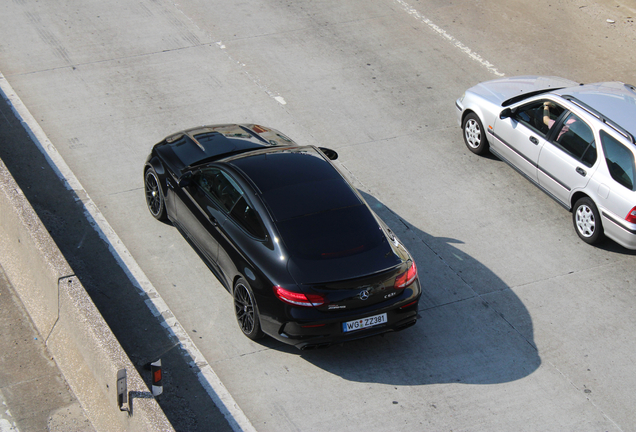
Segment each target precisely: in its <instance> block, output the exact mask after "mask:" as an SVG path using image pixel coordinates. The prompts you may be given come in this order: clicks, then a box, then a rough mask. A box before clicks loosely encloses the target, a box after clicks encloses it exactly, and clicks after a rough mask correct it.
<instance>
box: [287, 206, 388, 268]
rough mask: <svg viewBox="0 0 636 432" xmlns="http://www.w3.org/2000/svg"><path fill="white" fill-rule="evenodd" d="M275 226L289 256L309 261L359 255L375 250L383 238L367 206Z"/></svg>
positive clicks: (312, 216) (322, 213)
mask: <svg viewBox="0 0 636 432" xmlns="http://www.w3.org/2000/svg"><path fill="white" fill-rule="evenodd" d="M276 225H277V226H278V229H279V232H280V235H281V237H282V239H283V242H284V243H285V245H286V246H287V248H288V249H289V252H290V254H291V255H292V256H294V257H298V258H302V259H306V260H328V259H333V258H343V257H347V256H351V255H356V254H359V253H363V252H366V251H369V250H372V249H374V248H376V247H377V246H379V245H380V244H381V242H382V239H383V238H384V237H383V235H382V232H381V231H380V227H379V226H378V223H377V221H376V220H375V218H374V217H373V216H372V215H371V213H370V212H369V209H368V208H367V207H366V206H364V205H356V206H353V207H347V208H340V209H337V210H330V211H325V212H321V213H316V214H312V215H308V216H302V217H297V218H293V219H289V220H286V221H284V222H279V223H277V224H276Z"/></svg>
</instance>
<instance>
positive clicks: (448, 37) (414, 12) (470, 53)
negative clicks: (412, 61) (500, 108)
mask: <svg viewBox="0 0 636 432" xmlns="http://www.w3.org/2000/svg"><path fill="white" fill-rule="evenodd" d="M395 2H396V3H398V4H399V5H400V6H402V8H403V9H404V10H405V11H406V12H407V13H408V14H409V15H412V16H413V17H415V19H417V20H418V21H420V22H422V23H424V24H426V25H427V26H429V27H430V28H431V29H433V30H434V31H436V32H437V33H438V34H439V35H440V36H442V37H443V38H444V39H446V40H447V41H449V42H450V43H451V44H453V45H454V46H455V47H456V48H458V49H459V50H460V51H462V52H463V53H464V54H466V55H468V57H470V58H471V59H473V60H475V61H476V62H478V63H480V64H481V65H482V66H484V67H485V68H486V69H488V70H489V71H490V72H492V73H493V74H495V75H497V76H500V77H502V76H504V74H503V73H501V72H499V71H498V70H497V68H495V66H494V65H493V64H492V63H490V62H489V61H486V60H484V59H483V58H482V57H481V56H480V55H479V54H477V53H476V52H474V51H473V50H471V49H470V48H468V47H467V46H466V45H464V44H463V43H462V42H460V41H459V40H457V39H455V38H454V37H453V36H452V35H450V34H448V33H447V32H446V30H444V29H443V28H441V27H439V26H438V25H436V24H435V23H434V22H432V21H431V20H430V19H428V18H426V17H425V16H424V15H422V14H421V13H419V12H418V11H417V9H415V8H414V7H413V6H411V5H410V4H408V3H407V2H405V1H404V0H395Z"/></svg>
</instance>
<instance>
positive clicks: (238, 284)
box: [144, 124, 421, 349]
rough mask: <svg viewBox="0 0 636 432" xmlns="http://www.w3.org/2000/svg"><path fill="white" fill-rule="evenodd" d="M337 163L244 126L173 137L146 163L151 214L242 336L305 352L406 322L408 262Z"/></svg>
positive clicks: (412, 300) (413, 285)
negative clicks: (230, 313)
mask: <svg viewBox="0 0 636 432" xmlns="http://www.w3.org/2000/svg"><path fill="white" fill-rule="evenodd" d="M337 157H338V155H337V153H336V152H335V151H333V150H330V149H327V148H316V147H313V146H298V145H297V144H296V143H294V142H293V141H292V140H291V139H289V138H288V137H287V136H285V135H283V134H282V133H280V132H278V131H276V130H274V129H271V128H267V127H263V126H259V125H254V124H244V125H236V124H224V125H212V126H203V127H199V128H195V129H189V130H185V131H182V132H178V133H176V134H174V135H170V136H169V137H167V138H166V139H164V140H163V141H161V142H160V143H158V144H156V145H155V146H154V147H153V149H152V152H151V153H150V156H148V159H147V161H146V164H145V167H144V184H145V192H146V202H147V204H148V208H149V210H150V213H151V214H152V215H153V216H154V217H155V218H156V219H158V220H162V221H166V220H170V221H171V222H172V224H173V225H174V226H175V227H177V228H178V229H179V230H180V231H181V233H182V234H183V235H184V236H185V237H186V238H187V239H188V240H189V241H190V243H191V244H193V245H194V246H195V248H196V249H197V250H198V252H199V253H200V255H201V256H202V257H203V258H204V260H205V261H206V262H207V264H208V266H209V267H210V268H211V269H212V271H213V272H214V273H215V274H216V276H217V277H218V279H219V280H220V281H221V282H222V283H223V284H224V285H225V287H226V288H227V289H228V291H229V292H230V293H231V294H232V295H233V297H234V310H235V313H236V319H237V321H238V324H239V326H240V328H241V330H242V331H243V333H244V334H245V335H246V336H247V337H249V338H251V339H257V338H259V337H261V336H262V335H263V334H264V333H265V334H267V335H269V336H271V337H273V338H275V339H277V340H279V341H282V342H284V343H287V344H291V345H295V346H296V347H298V348H301V349H307V348H316V347H321V346H327V345H329V344H332V343H334V342H343V341H347V340H352V339H358V338H362V337H366V336H371V335H376V334H380V333H385V332H388V331H396V330H402V329H404V328H406V327H409V326H411V325H413V324H415V322H416V319H417V307H418V301H419V299H420V295H421V287H420V282H419V279H418V277H417V269H416V266H415V262H414V261H413V258H411V256H410V255H409V253H408V251H407V250H406V248H405V247H404V246H403V245H402V243H401V242H400V241H399V240H398V238H397V237H396V236H395V234H393V232H392V231H391V230H390V229H389V228H388V227H387V225H386V224H385V223H384V222H383V221H382V220H380V218H379V217H378V216H377V215H376V214H375V213H374V212H373V211H372V210H371V209H370V207H369V206H368V205H367V203H366V202H365V201H364V199H363V198H362V196H361V195H360V194H359V193H358V191H357V190H356V189H355V188H354V187H353V186H352V185H351V184H350V183H349V182H348V181H347V180H346V179H345V178H344V177H343V176H342V174H341V173H340V171H338V169H337V168H336V167H335V165H334V164H333V163H332V162H331V160H334V159H336V158H337ZM330 159H331V160H330Z"/></svg>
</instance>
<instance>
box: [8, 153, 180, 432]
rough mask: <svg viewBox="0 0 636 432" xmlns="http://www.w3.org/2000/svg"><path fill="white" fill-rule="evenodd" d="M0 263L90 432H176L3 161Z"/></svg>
mask: <svg viewBox="0 0 636 432" xmlns="http://www.w3.org/2000/svg"><path fill="white" fill-rule="evenodd" d="M0 257H2V258H1V259H2V267H3V268H4V270H5V273H6V275H7V277H8V278H9V280H10V281H11V283H12V285H13V286H14V288H15V290H16V292H17V293H18V296H19V297H20V299H21V301H22V302H23V304H24V306H25V308H26V310H27V311H28V313H29V315H30V316H31V319H32V320H33V322H34V324H35V326H36V327H37V329H38V331H39V332H40V334H41V335H42V337H43V338H45V341H46V342H45V343H46V346H47V348H48V350H49V352H50V353H51V355H53V357H54V359H55V362H56V363H57V365H58V367H59V369H60V370H61V371H62V374H63V375H64V377H65V379H66V381H67V383H68V384H69V386H70V387H71V390H72V391H73V393H74V394H75V396H76V397H77V399H78V400H79V402H80V404H81V405H82V407H83V408H84V410H85V412H86V415H87V417H88V418H89V420H90V421H91V423H92V424H93V427H94V428H95V430H97V431H140V432H141V431H172V430H174V429H173V427H172V425H171V424H170V422H169V421H168V419H167V418H166V416H165V414H164V413H163V411H162V410H161V408H160V407H159V405H158V404H157V402H156V401H155V399H154V398H153V397H152V394H151V393H150V391H149V390H148V387H147V386H146V384H145V383H144V381H143V380H142V378H141V376H139V374H138V373H137V370H136V369H135V367H134V366H133V364H132V362H131V361H130V359H129V358H128V356H127V355H126V353H125V352H124V350H123V349H122V348H121V346H120V345H119V342H118V341H117V339H116V338H115V336H114V335H113V334H112V332H111V330H110V328H109V327H108V325H107V324H106V322H105V321H104V319H103V318H102V316H101V314H100V313H99V311H98V310H97V308H96V307H95V305H94V304H93V302H92V300H91V299H90V297H89V296H88V294H87V293H86V290H85V289H84V287H83V286H82V284H81V283H80V282H79V280H78V279H77V278H76V277H75V276H74V274H73V270H72V269H71V267H70V266H69V264H68V263H67V262H66V260H65V259H64V257H63V256H62V254H61V252H60V251H59V249H58V248H57V246H56V244H55V242H54V241H53V239H52V238H51V236H50V235H49V233H48V231H47V230H46V228H45V227H44V225H43V224H42V222H41V221H40V219H39V218H38V216H37V214H36V213H35V211H34V210H33V208H32V207H31V205H30V203H29V202H28V200H27V199H26V197H25V196H24V193H23V192H22V190H21V189H20V187H19V186H18V185H17V184H16V182H15V180H14V179H13V177H12V176H11V174H10V173H9V171H8V170H7V168H6V166H5V165H4V163H3V162H2V161H0ZM119 369H126V371H127V375H128V391H129V396H130V397H131V403H130V404H129V405H130V406H131V407H132V409H131V411H130V412H128V413H127V412H122V411H120V409H119V407H118V405H117V390H116V376H117V370H119Z"/></svg>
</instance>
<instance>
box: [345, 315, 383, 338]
mask: <svg viewBox="0 0 636 432" xmlns="http://www.w3.org/2000/svg"><path fill="white" fill-rule="evenodd" d="M386 322H387V318H386V314H385V313H383V314H380V315H374V316H370V317H366V318H360V319H357V320H353V321H347V322H344V323H342V331H343V332H345V333H346V332H350V331H354V330H360V329H363V328H367V327H373V326H376V325H378V324H384V323H386Z"/></svg>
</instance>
